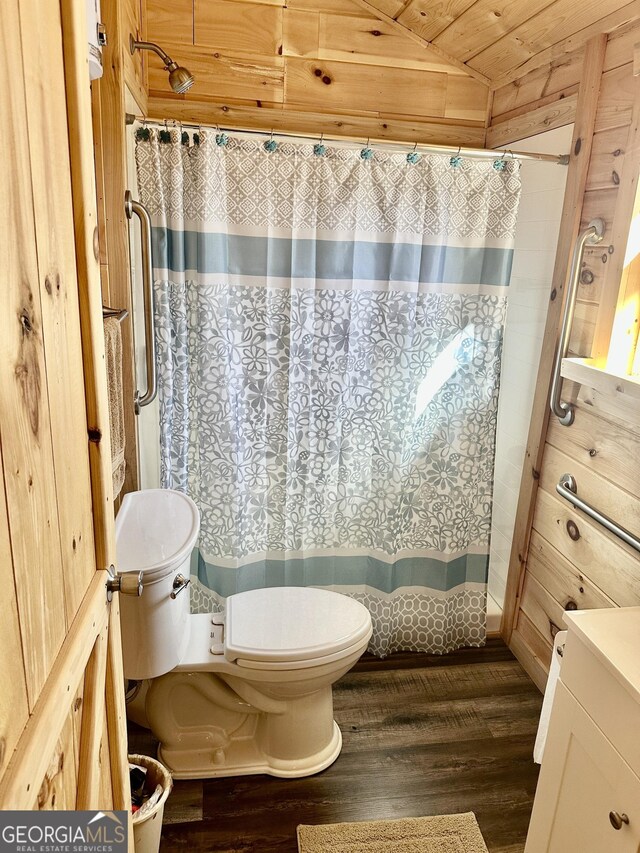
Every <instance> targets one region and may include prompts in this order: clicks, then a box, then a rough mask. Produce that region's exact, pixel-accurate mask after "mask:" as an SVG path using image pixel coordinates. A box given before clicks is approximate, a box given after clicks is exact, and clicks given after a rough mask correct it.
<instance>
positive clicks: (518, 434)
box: [489, 125, 573, 607]
mask: <svg viewBox="0 0 640 853" xmlns="http://www.w3.org/2000/svg"><path fill="white" fill-rule="evenodd" d="M572 132H573V126H572V125H570V126H567V127H561V128H558V129H557V130H551V131H548V132H547V133H542V134H539V135H538V136H534V137H531V138H530V139H524V140H522V141H521V142H518V143H517V144H514V145H511V146H510V148H512V149H513V150H514V151H540V152H543V153H550V154H559V153H566V152H568V151H569V148H570V147H571V135H572ZM521 175H522V196H521V199H520V210H519V213H518V225H517V228H516V240H515V252H514V259H513V270H512V273H511V283H510V286H509V306H508V309H507V320H506V326H505V332H504V344H503V350H502V378H501V381H500V402H499V405H498V430H497V435H496V461H495V471H494V505H493V518H492V524H491V548H490V556H489V595H490V596H492V598H493V599H495V601H496V602H497V604H498V605H499V606H500V607H501V606H502V604H503V601H504V593H505V586H506V580H507V571H508V567H509V554H510V551H511V541H512V538H513V526H514V522H515V515H516V506H517V503H518V492H519V488H520V478H521V476H522V465H523V462H524V453H525V447H526V443H527V435H528V432H529V422H530V419H531V406H532V403H533V395H534V390H535V384H536V378H537V373H538V362H539V360H540V351H541V349H542V338H543V333H544V325H545V322H546V318H547V306H548V302H549V292H550V290H551V281H552V275H553V265H554V261H555V251H556V244H557V241H558V230H559V224H560V217H561V214H562V201H563V198H564V189H565V183H566V178H567V170H566V168H565V167H564V166H556V165H553V164H549V163H539V162H535V161H523V162H522V166H521Z"/></svg>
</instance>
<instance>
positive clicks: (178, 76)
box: [129, 35, 194, 95]
mask: <svg viewBox="0 0 640 853" xmlns="http://www.w3.org/2000/svg"><path fill="white" fill-rule="evenodd" d="M129 50H130V51H131V53H132V54H134V53H135V52H136V50H152V51H153V52H154V53H157V54H158V56H159V57H160V59H161V60H162V61H163V62H164V68H165V71H168V72H169V85H170V86H171V88H172V89H173V91H174V92H175V93H176V95H183V94H184V93H185V92H188V91H189V89H190V88H191V87H192V86H193V82H194V77H193V74H191V72H190V71H188V70H187V69H186V68H185V67H184V66H182V65H178V63H177V62H174V61H173V59H171V57H170V56H169V54H168V53H166V52H165V51H164V50H163V49H162V48H161V47H160V45H157V44H154V42H152V41H137V40H136V39H135V38H134V37H133V36H132V35H130V36H129Z"/></svg>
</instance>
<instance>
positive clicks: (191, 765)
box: [158, 720, 342, 779]
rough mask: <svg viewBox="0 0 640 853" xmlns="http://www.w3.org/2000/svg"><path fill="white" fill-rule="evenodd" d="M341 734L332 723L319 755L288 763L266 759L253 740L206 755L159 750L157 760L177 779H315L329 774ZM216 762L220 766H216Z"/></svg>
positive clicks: (161, 747) (194, 751)
mask: <svg viewBox="0 0 640 853" xmlns="http://www.w3.org/2000/svg"><path fill="white" fill-rule="evenodd" d="M341 749H342V733H341V731H340V728H339V727H338V724H337V723H336V722H335V720H334V721H333V737H332V738H331V740H330V741H329V743H328V744H327V745H326V747H325V748H324V749H322V750H320V752H317V753H315V754H314V755H310V756H309V757H308V758H303V759H295V760H292V761H286V760H282V759H276V758H273V757H272V756H267V755H265V754H264V753H263V752H261V750H260V749H259V747H258V744H257V743H256V741H255V740H254V739H253V738H251V737H247V738H242V739H238V740H234V741H232V743H231V744H229V746H228V747H227V748H226V749H225V750H224V752H223V751H222V750H220V751H218V750H214V751H213V760H211V757H210V756H211V753H203V752H202V750H183V749H170V748H166V747H164V748H163V745H162V744H160V745H159V746H158V760H159V761H161V762H162V763H163V764H165V765H166V766H167V767H168V768H169V769H170V770H171V775H172V776H173V778H174V779H214V778H216V777H221V776H252V775H255V774H266V775H268V776H278V777H280V778H282V779H296V778H299V777H302V776H312V775H313V774H314V773H320V772H321V771H322V770H326V768H327V767H330V766H331V765H332V764H333V762H334V761H335V760H336V759H337V757H338V756H339V755H340V750H341ZM216 753H217V760H218V761H219V762H220V763H217V762H216Z"/></svg>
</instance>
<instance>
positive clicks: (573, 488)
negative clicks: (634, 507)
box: [556, 474, 640, 551]
mask: <svg viewBox="0 0 640 853" xmlns="http://www.w3.org/2000/svg"><path fill="white" fill-rule="evenodd" d="M556 492H557V493H558V494H559V495H560V496H561V497H563V498H564V499H565V500H567V501H569V503H570V504H572V505H573V506H575V507H576V508H577V509H581V510H582V512H584V513H585V515H588V516H589V518H592V519H593V520H594V521H597V522H598V524H601V525H602V526H603V527H604V528H606V529H607V530H608V531H609V532H610V533H613V535H614V536H617V537H618V539H622V541H623V542H626V543H627V545H630V546H631V547H632V548H634V549H635V550H636V551H640V539H638V537H637V536H634V535H633V533H630V532H629V531H628V530H626V529H625V528H624V527H620V525H619V524H616V522H615V521H612V519H610V518H609V516H607V515H604V513H602V512H600V511H599V510H597V509H596V508H595V507H592V506H591V504H588V503H586V502H585V501H583V500H581V499H580V498H579V497H578V494H577V492H578V484H577V483H576V478H575V477H574V476H573V475H572V474H563V475H562V477H560V482H559V483H558V485H557V486H556Z"/></svg>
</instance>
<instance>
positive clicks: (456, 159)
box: [449, 145, 462, 169]
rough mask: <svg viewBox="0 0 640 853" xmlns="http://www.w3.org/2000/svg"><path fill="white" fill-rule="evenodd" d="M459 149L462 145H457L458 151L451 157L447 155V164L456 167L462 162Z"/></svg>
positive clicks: (460, 149)
mask: <svg viewBox="0 0 640 853" xmlns="http://www.w3.org/2000/svg"><path fill="white" fill-rule="evenodd" d="M461 151H462V146H461V145H458V153H457V154H454V155H453V157H449V165H450V166H453V168H454V169H457V168H458V166H459V165H460V164H461V163H462V157H461V156H460V152H461Z"/></svg>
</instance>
